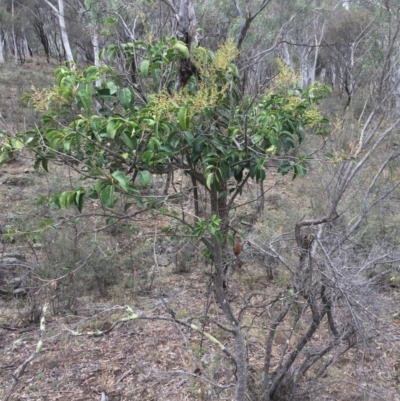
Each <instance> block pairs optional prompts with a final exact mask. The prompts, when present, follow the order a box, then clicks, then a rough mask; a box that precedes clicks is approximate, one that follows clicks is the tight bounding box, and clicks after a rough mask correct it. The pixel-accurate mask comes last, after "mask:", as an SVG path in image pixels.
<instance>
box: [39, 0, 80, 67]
mask: <svg viewBox="0 0 400 401" xmlns="http://www.w3.org/2000/svg"><path fill="white" fill-rule="evenodd" d="M44 1H45V2H46V3H47V4H48V5H49V6H50V7H51V9H52V10H53V11H54V12H55V13H56V14H57V15H58V22H59V24H60V31H61V40H62V43H63V46H64V51H65V56H66V59H67V61H68V63H69V65H70V67H71V68H73V69H74V57H73V55H72V50H71V46H70V45H69V39H68V33H67V27H66V25H65V16H64V0H58V9H57V7H55V6H54V4H52V3H50V1H49V0H44Z"/></svg>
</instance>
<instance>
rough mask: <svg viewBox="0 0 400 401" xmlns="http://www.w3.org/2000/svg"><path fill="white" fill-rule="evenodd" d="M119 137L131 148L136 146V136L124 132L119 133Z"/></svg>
mask: <svg viewBox="0 0 400 401" xmlns="http://www.w3.org/2000/svg"><path fill="white" fill-rule="evenodd" d="M121 139H122V141H123V142H124V144H125V145H126V146H127V147H128V148H129V149H131V150H133V149H135V148H136V138H134V137H131V136H129V135H128V134H127V133H126V132H123V133H122V134H121Z"/></svg>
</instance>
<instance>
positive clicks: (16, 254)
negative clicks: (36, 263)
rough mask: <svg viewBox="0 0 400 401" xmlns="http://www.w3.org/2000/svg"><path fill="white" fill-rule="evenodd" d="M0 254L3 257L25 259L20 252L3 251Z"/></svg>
mask: <svg viewBox="0 0 400 401" xmlns="http://www.w3.org/2000/svg"><path fill="white" fill-rule="evenodd" d="M0 256H3V258H15V259H18V260H26V259H25V255H24V254H23V253H21V252H5V253H3V254H1V253H0Z"/></svg>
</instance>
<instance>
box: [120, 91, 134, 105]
mask: <svg viewBox="0 0 400 401" xmlns="http://www.w3.org/2000/svg"><path fill="white" fill-rule="evenodd" d="M118 98H119V101H120V102H121V105H122V107H123V108H124V109H129V108H130V106H131V104H132V92H131V91H130V90H129V89H128V88H124V89H120V90H119V91H118Z"/></svg>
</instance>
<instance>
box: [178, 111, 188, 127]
mask: <svg viewBox="0 0 400 401" xmlns="http://www.w3.org/2000/svg"><path fill="white" fill-rule="evenodd" d="M178 121H179V125H180V126H181V129H183V130H186V129H188V126H189V119H188V116H187V107H181V109H180V110H179V113H178Z"/></svg>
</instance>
